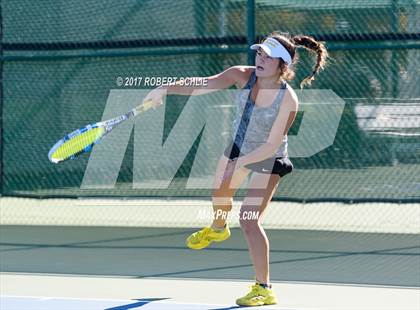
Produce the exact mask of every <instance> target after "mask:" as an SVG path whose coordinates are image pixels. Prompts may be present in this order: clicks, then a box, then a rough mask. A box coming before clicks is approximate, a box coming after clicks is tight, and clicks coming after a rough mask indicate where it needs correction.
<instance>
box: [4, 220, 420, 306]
mask: <svg viewBox="0 0 420 310" xmlns="http://www.w3.org/2000/svg"><path fill="white" fill-rule="evenodd" d="M195 230H196V229H175V228H118V227H117V228H112V227H60V226H1V227H0V271H1V272H26V273H60V274H79V275H85V274H86V275H105V276H125V277H132V278H147V277H177V278H205V279H244V280H249V281H252V280H253V279H254V272H253V267H252V264H251V260H250V257H249V254H248V249H247V244H246V241H245V239H244V237H243V235H242V232H241V230H240V229H238V228H236V229H232V236H231V238H230V239H228V240H227V241H225V242H223V243H220V244H212V245H211V246H210V247H209V248H207V249H204V250H201V251H194V250H190V249H188V248H187V247H186V246H185V238H186V237H187V236H188V235H189V234H190V233H192V232H193V231H195ZM267 234H268V237H269V239H270V246H271V250H270V253H271V257H270V273H271V279H272V280H273V281H303V282H306V281H308V282H332V283H351V284H361V285H363V284H371V285H396V286H411V287H420V269H419V268H418V266H419V265H420V240H419V238H418V236H417V235H404V234H364V233H346V232H321V231H293V230H267ZM121 309H123V308H121ZM228 309H231V308H228Z"/></svg>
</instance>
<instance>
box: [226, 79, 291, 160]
mask: <svg viewBox="0 0 420 310" xmlns="http://www.w3.org/2000/svg"><path fill="white" fill-rule="evenodd" d="M256 81H257V76H256V75H255V71H253V72H252V74H251V77H250V78H249V80H248V82H247V84H246V85H245V87H244V88H243V89H241V90H240V91H239V92H238V95H237V97H236V102H237V105H236V115H235V119H234V121H233V126H232V139H233V141H234V142H235V144H236V145H237V146H238V148H239V149H240V151H241V153H243V154H248V153H250V152H252V151H253V150H255V149H256V148H258V147H260V146H261V145H263V144H264V143H265V142H266V141H267V139H268V136H269V135H270V131H271V128H272V127H273V123H274V121H275V119H276V117H277V115H278V112H279V109H280V105H281V103H282V99H283V96H284V93H285V90H286V86H287V84H286V82H283V83H282V85H281V87H280V90H279V92H278V95H277V96H276V98H275V99H274V102H273V103H272V104H271V105H270V106H268V107H257V106H255V103H254V102H253V101H252V99H251V90H252V87H253V86H254V84H255V83H256ZM275 156H276V157H288V154H287V135H285V136H284V138H283V142H282V144H281V145H280V147H279V148H278V149H277V151H276V153H275Z"/></svg>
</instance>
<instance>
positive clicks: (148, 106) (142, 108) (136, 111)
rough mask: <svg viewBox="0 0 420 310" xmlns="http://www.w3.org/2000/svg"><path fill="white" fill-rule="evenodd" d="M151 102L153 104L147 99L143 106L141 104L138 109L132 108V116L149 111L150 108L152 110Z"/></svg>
mask: <svg viewBox="0 0 420 310" xmlns="http://www.w3.org/2000/svg"><path fill="white" fill-rule="evenodd" d="M152 102H153V100H152V99H149V100H147V101H145V102H144V103H143V104H141V105H139V106H138V107H136V108H134V111H133V112H134V115H137V114H139V113H141V112H144V111H146V110H149V109H150V108H152V107H153V104H152Z"/></svg>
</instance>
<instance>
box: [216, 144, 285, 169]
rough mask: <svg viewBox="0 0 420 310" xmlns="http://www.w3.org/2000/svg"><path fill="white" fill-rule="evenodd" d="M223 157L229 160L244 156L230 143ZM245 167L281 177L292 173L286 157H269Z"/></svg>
mask: <svg viewBox="0 0 420 310" xmlns="http://www.w3.org/2000/svg"><path fill="white" fill-rule="evenodd" d="M224 155H225V156H226V157H227V158H229V159H234V158H236V157H241V156H243V155H244V154H243V153H241V152H240V151H239V148H238V146H237V145H236V144H234V143H233V142H231V143H230V144H229V145H228V147H227V148H226V149H225V151H224ZM245 167H246V168H248V169H251V170H252V171H255V172H258V173H268V174H278V175H279V176H281V177H283V176H285V175H286V174H288V173H290V172H292V171H293V164H292V162H291V161H290V159H289V158H288V157H270V158H267V159H264V160H262V161H259V162H256V163H251V164H248V165H245Z"/></svg>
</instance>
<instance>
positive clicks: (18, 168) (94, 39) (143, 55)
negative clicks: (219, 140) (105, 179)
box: [1, 0, 420, 201]
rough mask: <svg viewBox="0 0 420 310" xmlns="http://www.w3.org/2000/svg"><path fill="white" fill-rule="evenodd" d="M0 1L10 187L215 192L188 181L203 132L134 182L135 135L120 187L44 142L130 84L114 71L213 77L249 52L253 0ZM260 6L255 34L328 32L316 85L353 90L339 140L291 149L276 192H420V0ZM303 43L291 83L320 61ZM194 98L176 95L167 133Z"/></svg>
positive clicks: (386, 197)
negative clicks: (159, 180)
mask: <svg viewBox="0 0 420 310" xmlns="http://www.w3.org/2000/svg"><path fill="white" fill-rule="evenodd" d="M323 3H325V4H323ZM1 5H2V17H3V21H2V23H3V24H2V33H3V34H2V49H3V50H2V53H3V61H2V77H3V78H2V105H1V109H2V141H1V148H2V173H1V182H2V193H1V194H2V195H16V196H34V197H52V196H54V197H77V196H108V195H111V196H158V197H161V196H186V197H190V196H191V197H198V196H200V197H208V196H209V195H210V190H209V189H191V188H188V187H187V186H186V180H187V179H188V177H189V175H190V172H191V166H192V163H193V162H194V158H195V155H196V152H195V151H196V149H197V147H198V145H199V144H200V139H199V138H198V139H197V141H195V143H194V144H193V145H191V150H190V151H189V152H188V154H187V155H186V157H185V160H184V161H183V163H182V165H180V167H179V169H178V171H177V172H176V174H175V175H174V178H173V179H172V180H171V184H170V186H169V187H168V188H166V189H153V188H151V189H135V188H133V173H134V171H133V158H134V155H133V152H134V147H133V145H134V141H133V139H134V137H133V135H132V136H131V138H130V141H129V143H128V146H127V149H126V151H125V156H124V159H123V161H122V163H121V167H120V170H119V175H118V180H117V182H116V185H115V186H114V187H113V188H112V189H109V188H107V189H101V188H96V189H81V184H82V180H83V177H84V174H85V172H86V169H87V166H88V161H89V155H83V156H81V157H80V158H78V159H77V160H71V161H67V162H65V163H63V164H58V165H54V164H52V163H50V162H49V161H48V157H47V154H48V151H49V149H50V147H51V146H52V145H54V143H55V142H56V141H57V140H59V139H61V138H62V137H63V136H64V135H65V134H67V133H69V132H71V131H73V130H75V129H77V128H80V127H82V126H84V125H87V124H89V123H93V122H97V121H100V120H101V117H102V115H103V112H104V110H105V106H106V102H107V98H108V96H109V94H110V90H112V89H123V88H120V87H118V85H117V84H116V78H117V77H119V76H123V77H136V76H142V77H145V76H161V77H163V76H172V77H186V76H209V75H213V74H216V73H219V72H221V71H222V70H224V69H226V68H227V67H229V66H232V65H240V64H242V65H246V64H247V63H248V58H247V57H248V51H247V37H248V35H249V34H248V33H247V29H249V22H251V21H250V20H249V19H247V12H248V10H249V8H248V5H249V3H248V2H247V1H233V0H231V1H228V0H224V1H192V0H191V1H187V0H181V1H134V0H133V1H128V0H127V1H122V2H118V5H116V4H115V1H109V0H106V1H82V0H71V1H61V0H54V1H52V0H47V1H28V0H13V1H11V0H6V1H4V0H3V1H2V2H1ZM254 14H255V15H254V19H255V20H254V22H255V35H256V37H255V38H254V39H255V41H258V40H259V39H261V37H263V36H264V35H266V34H268V33H269V32H271V31H273V30H280V31H284V32H290V33H291V34H293V35H294V34H308V35H312V36H314V37H315V38H317V39H319V40H322V41H325V42H326V46H327V49H329V53H330V59H329V62H328V65H327V67H326V68H325V70H324V71H323V72H321V73H320V74H319V75H318V76H317V77H316V80H315V81H314V82H313V83H312V86H311V87H310V88H309V89H329V90H332V91H333V92H334V93H335V94H337V95H338V96H339V97H340V98H342V99H343V100H344V102H345V108H344V111H343V114H342V117H341V120H340V123H339V127H338V130H337V134H336V137H335V139H334V142H333V144H332V145H331V146H329V147H327V148H326V149H324V150H322V151H321V152H319V153H317V154H315V155H313V156H310V157H308V158H291V160H292V162H293V164H294V166H295V171H294V172H293V173H292V174H290V175H288V176H286V177H285V178H284V180H282V183H281V186H279V189H278V190H277V192H276V195H275V198H276V199H283V200H296V201H311V200H312V201H314V200H319V201H323V200H324V201H330V200H331V201H339V200H345V201H350V200H354V201H357V200H372V201H420V177H419V175H420V88H419V87H418V82H419V70H420V63H419V62H420V49H419V48H420V41H419V38H420V26H419V22H418V21H419V20H420V3H419V1H345V2H343V1H315V0H311V1H310V0H305V1H281V0H279V1H256V3H255V10H254ZM299 55H300V60H299V63H298V65H297V66H296V78H295V79H294V80H293V81H291V82H290V84H291V85H292V86H293V87H294V88H299V83H300V81H301V80H302V79H303V78H305V77H306V76H307V75H308V74H309V73H310V72H311V70H312V67H313V65H314V63H315V59H314V58H313V56H311V55H310V54H308V53H307V52H306V51H305V50H299ZM135 88H136V87H131V88H130V87H127V88H124V89H135ZM187 99H188V98H186V97H183V96H169V97H168V99H167V102H166V112H165V124H164V131H165V132H164V136H165V137H167V136H168V135H170V132H171V129H172V128H173V126H175V124H176V121H177V118H178V116H179V115H180V114H181V113H182V110H183V106H184V105H185V102H186V100H187ZM234 104H235V103H234V102H232V105H234ZM227 109H228V108H227ZM203 113H204V112H203ZM191 117H194V115H192V116H191ZM302 117H304V114H303V113H300V114H299V115H298V117H297V120H296V122H295V124H294V126H293V128H292V129H291V130H290V135H297V134H298V132H299V124H300V121H301V119H302ZM229 130H230V124H226V127H225V128H221V132H222V131H223V132H227V131H229ZM162 143H164V141H162ZM148 160H151V159H150V158H149V159H148ZM214 160H215V161H217V158H214ZM156 165H157V164H156ZM210 166H211V167H213V166H214V163H212V164H211V165H210V163H209V167H210ZM162 169H163V168H162ZM158 171H159V168H157V174H159V172H158ZM206 173H208V174H210V175H211V174H212V170H211V169H209V171H207V172H206ZM213 173H214V172H213ZM242 194H244V192H243V191H239V192H238V195H242Z"/></svg>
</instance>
